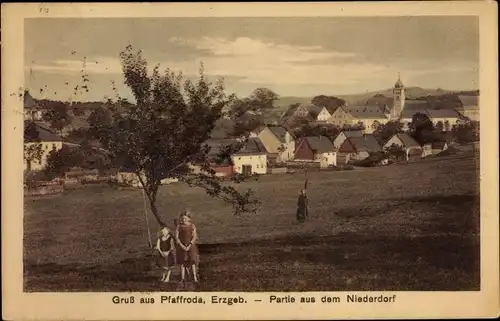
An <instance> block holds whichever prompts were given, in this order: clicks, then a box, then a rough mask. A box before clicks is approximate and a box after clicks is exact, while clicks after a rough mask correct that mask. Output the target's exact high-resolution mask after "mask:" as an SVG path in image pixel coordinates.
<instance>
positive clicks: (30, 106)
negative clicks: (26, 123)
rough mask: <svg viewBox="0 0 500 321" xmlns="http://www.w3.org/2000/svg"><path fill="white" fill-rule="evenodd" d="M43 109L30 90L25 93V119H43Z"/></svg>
mask: <svg viewBox="0 0 500 321" xmlns="http://www.w3.org/2000/svg"><path fill="white" fill-rule="evenodd" d="M42 116H43V111H42V108H41V107H40V105H39V104H38V103H37V102H36V100H35V99H33V97H31V95H30V93H29V92H28V91H25V93H24V119H25V120H31V121H40V120H42Z"/></svg>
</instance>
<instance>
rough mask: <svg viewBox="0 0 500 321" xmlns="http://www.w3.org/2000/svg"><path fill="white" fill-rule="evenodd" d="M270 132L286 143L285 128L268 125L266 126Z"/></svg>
mask: <svg viewBox="0 0 500 321" xmlns="http://www.w3.org/2000/svg"><path fill="white" fill-rule="evenodd" d="M267 128H268V129H269V130H270V131H271V133H273V135H274V136H276V138H278V140H279V141H280V142H282V143H286V133H287V130H286V129H285V128H283V127H281V126H268V127H267Z"/></svg>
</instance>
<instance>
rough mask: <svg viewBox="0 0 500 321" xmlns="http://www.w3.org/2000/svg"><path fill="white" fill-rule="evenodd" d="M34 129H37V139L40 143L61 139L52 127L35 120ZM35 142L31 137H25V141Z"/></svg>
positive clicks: (59, 140)
mask: <svg viewBox="0 0 500 321" xmlns="http://www.w3.org/2000/svg"><path fill="white" fill-rule="evenodd" d="M35 126H36V130H37V131H38V139H39V141H40V142H41V143H47V142H62V141H63V139H62V137H61V136H59V135H58V134H57V133H56V132H55V131H54V130H53V129H52V128H50V127H48V126H47V125H46V124H44V123H39V122H35ZM30 142H35V140H33V139H29V138H26V137H25V143H30Z"/></svg>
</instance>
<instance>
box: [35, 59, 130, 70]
mask: <svg viewBox="0 0 500 321" xmlns="http://www.w3.org/2000/svg"><path fill="white" fill-rule="evenodd" d="M25 70H27V71H29V70H33V71H42V72H46V73H67V74H74V73H84V72H85V73H88V74H119V73H121V72H122V67H121V64H120V61H119V60H118V59H117V58H112V57H96V58H93V59H89V60H56V61H53V62H51V63H46V64H38V63H36V62H35V63H33V64H31V65H28V66H25Z"/></svg>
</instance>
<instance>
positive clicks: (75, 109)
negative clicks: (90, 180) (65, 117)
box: [73, 107, 85, 117]
mask: <svg viewBox="0 0 500 321" xmlns="http://www.w3.org/2000/svg"><path fill="white" fill-rule="evenodd" d="M73 115H75V116H78V117H80V116H83V115H85V110H83V108H78V107H73Z"/></svg>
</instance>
